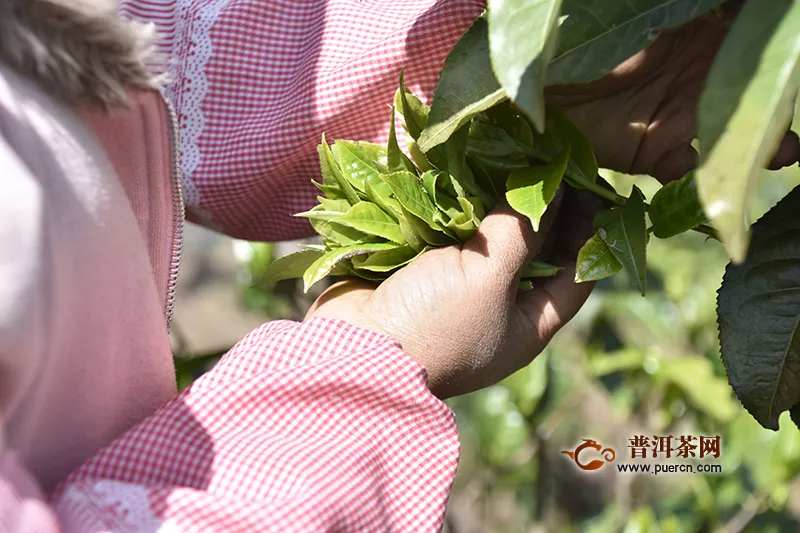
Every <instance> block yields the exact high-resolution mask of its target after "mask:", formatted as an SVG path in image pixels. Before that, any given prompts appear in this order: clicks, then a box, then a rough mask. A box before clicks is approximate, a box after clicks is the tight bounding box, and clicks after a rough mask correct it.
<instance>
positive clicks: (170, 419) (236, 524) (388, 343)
mask: <svg viewBox="0 0 800 533" xmlns="http://www.w3.org/2000/svg"><path fill="white" fill-rule="evenodd" d="M458 451H459V444H458V435H457V432H456V427H455V421H454V418H453V415H452V413H451V412H450V410H449V409H448V408H447V407H446V406H445V405H444V404H443V403H441V402H440V401H439V400H438V399H436V398H435V397H434V396H433V395H432V394H431V393H430V392H429V391H428V388H427V385H426V376H425V371H424V369H423V368H422V366H421V365H419V364H418V363H416V362H415V361H414V360H413V359H411V358H410V357H409V356H408V355H406V354H405V353H404V352H403V351H402V350H401V349H400V346H399V345H398V344H397V342H396V341H394V340H392V339H390V338H389V337H386V336H384V335H381V334H378V333H373V332H370V331H367V330H364V329H360V328H358V327H355V326H351V325H348V324H345V323H342V322H339V321H333V320H328V319H316V320H312V321H310V322H306V323H302V324H297V323H293V322H287V321H283V322H272V323H269V324H266V325H264V326H262V327H260V328H258V329H256V330H255V331H253V332H252V333H251V334H249V335H248V336H247V337H245V338H244V339H243V340H242V341H241V342H240V343H239V344H237V345H236V346H235V347H234V348H233V349H232V350H231V351H230V352H229V353H228V354H227V355H226V356H225V357H224V358H223V359H222V360H221V361H220V363H219V364H218V365H217V366H216V367H215V368H214V369H213V370H212V371H211V372H209V373H208V374H206V375H204V376H203V377H202V378H200V379H199V380H198V381H196V382H195V383H194V384H193V385H192V386H191V387H190V388H188V389H186V390H185V391H183V392H182V393H181V394H180V395H179V396H178V397H176V398H175V399H173V400H172V401H171V402H169V403H168V404H167V405H165V406H164V407H163V408H161V409H160V410H159V411H158V412H157V413H156V414H155V415H153V416H152V417H150V418H148V419H147V420H145V421H143V422H142V423H141V424H139V425H138V426H136V427H135V428H134V429H132V430H131V431H129V432H128V433H127V434H126V435H124V436H123V437H121V438H119V439H118V440H117V441H116V442H114V443H113V444H112V445H111V446H110V447H108V448H106V449H105V450H103V451H102V452H101V453H99V454H98V455H96V456H95V457H93V458H92V459H90V460H89V461H88V462H87V463H85V464H84V465H83V466H82V467H81V468H79V469H78V470H77V471H76V472H75V473H73V475H72V476H71V477H70V478H69V479H68V481H67V482H66V483H65V484H64V485H62V487H61V489H60V490H59V491H58V493H57V495H56V496H55V499H54V506H55V509H56V511H57V513H58V516H59V519H60V520H61V521H62V523H63V524H64V525H65V527H66V529H67V530H68V531H83V530H88V526H89V525H90V524H93V523H97V522H96V521H102V523H103V524H105V526H106V527H110V528H111V529H115V530H117V529H118V530H125V525H126V524H127V525H129V526H131V527H134V528H135V529H136V530H137V531H145V530H155V529H156V528H157V527H160V526H161V527H167V526H169V525H172V526H174V527H175V528H176V530H178V531H201V530H214V531H250V530H253V531H254V530H256V529H258V530H261V531H287V530H292V531H356V530H358V531H362V530H364V531H380V530H391V531H437V530H438V529H439V528H440V527H441V524H442V520H443V517H444V508H445V503H446V500H447V495H448V492H449V489H450V485H451V484H452V480H453V476H454V474H455V468H456V463H457V460H458Z"/></svg>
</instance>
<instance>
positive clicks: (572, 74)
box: [546, 0, 723, 85]
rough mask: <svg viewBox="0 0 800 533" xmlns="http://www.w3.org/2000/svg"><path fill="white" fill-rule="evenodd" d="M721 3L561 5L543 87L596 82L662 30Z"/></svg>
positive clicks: (571, 1)
mask: <svg viewBox="0 0 800 533" xmlns="http://www.w3.org/2000/svg"><path fill="white" fill-rule="evenodd" d="M722 2H723V0H629V1H614V0H612V1H608V0H564V3H563V5H562V7H561V15H562V16H566V20H565V21H564V23H563V24H562V25H561V27H560V28H559V30H558V46H557V48H556V52H555V54H554V55H553V57H552V59H551V60H550V65H549V66H548V67H547V82H546V85H554V84H560V83H583V82H587V81H591V80H593V79H596V78H600V77H602V76H604V75H605V74H608V73H609V72H611V71H612V70H613V69H614V68H615V67H616V66H617V65H619V64H620V63H622V62H623V61H625V60H626V59H627V58H629V57H630V56H632V55H634V54H635V53H636V52H638V51H639V50H642V49H644V48H646V47H648V46H649V45H650V44H651V43H652V42H653V40H655V38H656V37H657V36H658V34H659V32H660V31H661V30H662V29H664V28H669V27H672V26H678V25H680V24H683V23H684V22H688V21H689V20H692V19H693V18H695V17H697V16H699V15H701V14H703V13H704V12H706V11H709V10H710V9H712V8H714V7H716V6H718V5H720V4H722Z"/></svg>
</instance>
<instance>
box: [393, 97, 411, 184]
mask: <svg viewBox="0 0 800 533" xmlns="http://www.w3.org/2000/svg"><path fill="white" fill-rule="evenodd" d="M386 166H387V167H388V170H389V172H398V171H400V170H408V171H409V172H416V168H415V167H414V163H412V162H411V160H410V159H409V158H408V156H406V154H404V153H403V151H402V150H400V145H399V144H398V143H397V131H396V128H395V108H394V106H392V117H391V121H390V126H389V145H388V149H387V152H386Z"/></svg>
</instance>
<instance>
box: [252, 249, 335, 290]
mask: <svg viewBox="0 0 800 533" xmlns="http://www.w3.org/2000/svg"><path fill="white" fill-rule="evenodd" d="M322 255H323V253H322V252H319V251H316V250H303V251H300V252H294V253H291V254H288V255H284V256H283V257H279V258H277V259H275V260H274V261H273V262H272V263H270V264H269V266H268V267H267V268H266V269H265V270H264V273H263V274H262V275H261V278H260V279H259V280H258V285H267V284H271V283H275V282H276V281H281V280H284V279H292V278H300V277H302V276H303V272H305V271H306V269H307V268H308V267H310V266H311V264H312V263H314V261H316V260H317V259H319V258H320V257H322Z"/></svg>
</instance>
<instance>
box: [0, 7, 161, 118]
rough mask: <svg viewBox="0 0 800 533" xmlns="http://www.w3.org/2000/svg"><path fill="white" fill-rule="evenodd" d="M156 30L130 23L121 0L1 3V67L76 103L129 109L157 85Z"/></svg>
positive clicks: (63, 98)
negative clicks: (141, 92) (134, 95)
mask: <svg viewBox="0 0 800 533" xmlns="http://www.w3.org/2000/svg"><path fill="white" fill-rule="evenodd" d="M152 42H153V30H152V27H151V26H143V25H141V24H137V23H130V22H125V21H122V20H121V19H119V18H118V17H117V15H116V1H115V0H0V61H2V62H5V63H7V64H8V65H10V66H11V67H13V68H15V69H16V70H17V71H19V72H21V73H22V74H24V75H26V76H28V77H30V78H32V79H34V80H35V81H36V82H38V83H39V84H40V85H41V86H42V87H43V88H45V89H46V90H48V91H49V92H50V93H52V94H53V95H55V96H56V97H58V98H61V99H62V100H65V101H67V102H70V103H76V102H78V101H81V102H90V103H93V104H99V105H101V106H104V107H110V106H113V105H120V104H125V103H126V88H138V89H145V88H152V87H154V86H155V85H156V81H157V80H156V79H155V78H154V77H153V75H152V73H151V71H150V69H149V68H148V67H147V63H148V62H149V61H151V60H152V46H151V44H152Z"/></svg>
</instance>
